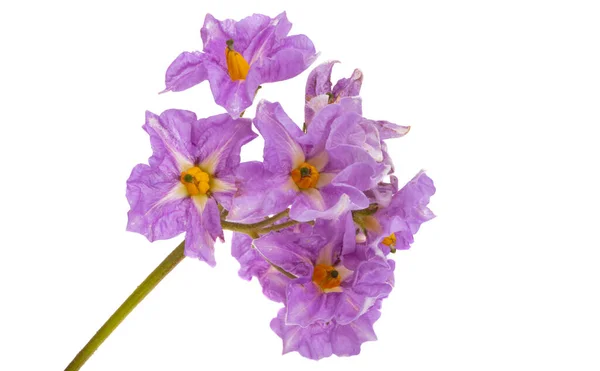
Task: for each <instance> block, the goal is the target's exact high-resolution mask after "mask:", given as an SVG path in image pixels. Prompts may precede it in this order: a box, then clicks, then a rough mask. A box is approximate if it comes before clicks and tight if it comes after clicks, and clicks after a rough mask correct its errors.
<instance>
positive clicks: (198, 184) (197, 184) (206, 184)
mask: <svg viewBox="0 0 600 371" xmlns="http://www.w3.org/2000/svg"><path fill="white" fill-rule="evenodd" d="M179 180H180V181H181V183H182V184H183V185H184V186H185V189H186V190H187V192H188V194H189V195H190V196H196V195H205V194H206V193H207V192H208V190H209V189H210V176H209V175H208V173H205V172H204V171H202V170H201V169H200V168H199V167H198V166H194V167H191V168H189V169H187V170H186V171H182V172H181V176H180V177H179Z"/></svg>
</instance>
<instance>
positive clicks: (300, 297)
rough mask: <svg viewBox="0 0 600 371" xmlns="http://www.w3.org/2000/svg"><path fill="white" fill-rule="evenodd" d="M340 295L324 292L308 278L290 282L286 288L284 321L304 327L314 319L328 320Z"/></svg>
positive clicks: (331, 317)
mask: <svg viewBox="0 0 600 371" xmlns="http://www.w3.org/2000/svg"><path fill="white" fill-rule="evenodd" d="M341 295H342V294H341V293H339V292H330V293H324V292H323V291H322V290H321V289H320V288H319V287H318V286H317V285H315V284H314V283H313V282H312V281H311V280H310V279H305V280H303V281H302V280H298V281H297V282H296V283H291V284H290V285H289V286H288V289H287V305H286V310H287V312H286V316H285V323H286V324H288V325H298V326H302V327H306V326H308V325H310V324H312V323H314V322H316V321H325V322H326V321H330V320H331V319H333V316H334V314H335V311H336V308H337V305H338V302H339V300H340V297H341Z"/></svg>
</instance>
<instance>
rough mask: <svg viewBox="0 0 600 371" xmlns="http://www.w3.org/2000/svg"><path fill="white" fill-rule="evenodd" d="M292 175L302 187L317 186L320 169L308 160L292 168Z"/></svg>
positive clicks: (295, 181) (299, 186)
mask: <svg viewBox="0 0 600 371" xmlns="http://www.w3.org/2000/svg"><path fill="white" fill-rule="evenodd" d="M290 175H291V176H292V180H293V181H294V183H296V185H297V186H298V188H300V189H308V188H315V187H316V186H317V182H318V181H319V171H317V168H316V167H314V166H312V165H311V164H309V163H306V162H303V163H302V165H300V166H298V168H296V169H294V170H292V172H291V173H290Z"/></svg>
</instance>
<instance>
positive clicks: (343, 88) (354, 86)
mask: <svg viewBox="0 0 600 371" xmlns="http://www.w3.org/2000/svg"><path fill="white" fill-rule="evenodd" d="M335 63H339V61H328V62H324V63H321V64H320V65H318V66H317V67H315V68H314V69H313V70H312V71H311V72H310V74H309V75H308V79H307V81H306V96H305V104H304V123H305V125H306V126H308V125H309V124H310V123H311V121H312V119H313V117H314V116H315V114H316V113H317V112H319V111H320V110H322V109H323V108H325V107H326V106H327V105H328V104H332V103H338V102H339V101H340V100H341V99H342V98H344V97H354V96H358V94H359V93H360V87H361V85H362V80H363V75H362V72H361V71H360V70H359V69H355V70H354V72H352V76H350V78H347V79H346V78H344V79H341V80H339V81H338V82H337V83H336V84H335V86H334V87H333V89H332V88H331V70H332V69H333V65H334V64H335Z"/></svg>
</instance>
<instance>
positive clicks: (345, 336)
mask: <svg viewBox="0 0 600 371" xmlns="http://www.w3.org/2000/svg"><path fill="white" fill-rule="evenodd" d="M380 307H381V300H377V301H376V302H375V304H374V305H373V306H372V307H371V308H370V309H369V310H367V311H366V312H365V313H364V314H363V315H361V316H360V317H358V318H357V319H355V320H354V321H352V322H350V323H347V324H345V325H341V324H339V323H337V322H336V321H335V320H331V321H317V322H315V323H313V324H310V325H308V326H306V327H302V326H298V325H290V324H286V322H285V313H286V312H285V308H282V309H281V310H279V313H278V314H277V317H276V318H274V319H273V320H272V321H271V329H273V331H275V333H276V334H277V335H278V336H279V337H280V338H281V339H282V341H283V354H286V353H289V352H292V351H297V352H298V353H300V354H301V355H302V356H303V357H306V358H310V359H314V360H318V359H321V358H324V357H329V356H331V355H332V354H335V355H337V356H352V355H356V354H359V353H360V346H361V344H362V343H364V342H365V341H374V340H377V336H376V335H375V332H374V331H373V324H374V323H375V321H377V320H378V319H379V316H380V315H381V313H380V312H379V308H380Z"/></svg>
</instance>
